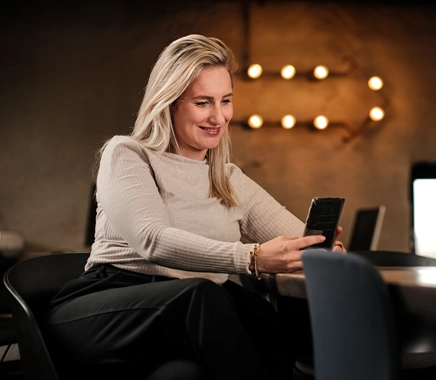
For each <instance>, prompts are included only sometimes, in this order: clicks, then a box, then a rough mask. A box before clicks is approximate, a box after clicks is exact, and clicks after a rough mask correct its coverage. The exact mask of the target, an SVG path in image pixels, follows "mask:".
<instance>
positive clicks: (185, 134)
mask: <svg viewBox="0 0 436 380" xmlns="http://www.w3.org/2000/svg"><path fill="white" fill-rule="evenodd" d="M232 96H233V92H232V82H231V79H230V74H229V72H228V71H227V69H226V68H225V67H207V68H205V69H203V70H202V71H201V72H200V74H199V75H198V77H197V78H196V79H195V80H194V81H193V82H192V83H191V84H190V86H189V87H188V88H187V89H186V90H185V92H184V93H183V94H182V95H181V96H180V98H179V99H178V100H177V101H176V102H175V103H174V104H173V105H172V106H171V116H172V121H173V126H174V132H175V135H176V138H177V142H178V144H179V148H180V154H181V155H182V156H185V157H188V158H191V159H194V160H204V158H205V157H206V153H207V150H208V149H211V148H215V147H216V146H217V145H218V143H219V141H220V139H221V137H222V136H223V134H224V132H225V130H226V128H227V126H228V125H229V122H230V120H231V118H232V117H233V104H232Z"/></svg>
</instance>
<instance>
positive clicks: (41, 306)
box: [3, 253, 89, 380]
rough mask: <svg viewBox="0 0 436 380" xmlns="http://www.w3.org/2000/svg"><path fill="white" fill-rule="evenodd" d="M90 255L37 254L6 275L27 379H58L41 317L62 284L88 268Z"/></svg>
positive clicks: (8, 271)
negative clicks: (41, 323) (45, 339)
mask: <svg viewBox="0 0 436 380" xmlns="http://www.w3.org/2000/svg"><path fill="white" fill-rule="evenodd" d="M88 257H89V254H88V253H58V254H50V255H47V256H40V257H35V258H31V259H28V260H25V261H22V262H19V263H18V264H15V265H14V266H13V267H11V268H9V269H8V270H7V271H6V273H5V274H4V277H3V282H4V285H5V287H6V289H7V291H8V295H9V304H10V307H11V313H12V318H13V320H14V323H15V330H16V334H17V341H18V347H19V350H20V358H21V364H22V368H23V373H24V376H25V378H26V380H58V375H57V371H56V369H55V367H54V365H53V362H52V360H51V357H50V354H49V351H48V349H47V346H46V344H45V341H44V337H43V335H42V333H41V329H40V325H39V318H41V316H42V315H43V313H44V311H45V308H46V307H47V305H48V303H49V302H50V300H51V299H52V297H53V296H54V295H55V294H56V293H57V292H58V291H59V290H60V289H61V288H62V286H63V285H65V284H66V283H67V282H68V281H69V280H72V279H74V278H77V277H78V276H79V275H80V274H81V273H82V272H83V271H84V266H85V263H86V260H87V259H88Z"/></svg>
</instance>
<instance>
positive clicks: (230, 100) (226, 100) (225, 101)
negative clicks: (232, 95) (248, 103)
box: [223, 99, 232, 104]
mask: <svg viewBox="0 0 436 380" xmlns="http://www.w3.org/2000/svg"><path fill="white" fill-rule="evenodd" d="M231 102H232V99H224V100H223V103H224V104H229V103H231Z"/></svg>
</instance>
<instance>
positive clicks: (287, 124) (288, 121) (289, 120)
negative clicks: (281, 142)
mask: <svg viewBox="0 0 436 380" xmlns="http://www.w3.org/2000/svg"><path fill="white" fill-rule="evenodd" d="M294 125H295V117H294V116H292V115H285V116H283V117H282V127H283V128H284V129H291V128H292V127H293V126H294Z"/></svg>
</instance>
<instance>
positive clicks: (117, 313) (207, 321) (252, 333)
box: [45, 265, 292, 380]
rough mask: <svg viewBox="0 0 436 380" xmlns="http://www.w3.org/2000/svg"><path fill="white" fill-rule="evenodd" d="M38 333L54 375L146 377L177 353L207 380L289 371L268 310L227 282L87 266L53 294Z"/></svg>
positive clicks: (274, 316) (261, 300)
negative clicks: (42, 335) (43, 339)
mask: <svg viewBox="0 0 436 380" xmlns="http://www.w3.org/2000/svg"><path fill="white" fill-rule="evenodd" d="M45 333H46V335H47V336H48V342H49V349H50V351H51V353H52V355H53V357H54V360H55V363H56V365H57V367H58V368H59V371H60V373H61V376H63V377H61V378H71V379H72V378H75V379H77V378H81V379H85V378H90V379H91V378H93V379H98V378H102V379H103V378H104V379H105V380H108V379H115V378H116V379H117V380H118V379H119V378H120V377H119V376H122V378H129V379H146V378H147V377H148V376H149V375H150V374H152V373H153V371H154V370H156V368H159V367H160V366H161V365H163V364H164V363H166V362H168V361H169V360H175V361H176V362H177V360H178V359H187V360H190V361H192V362H194V363H197V364H198V365H199V366H200V368H201V370H202V371H204V372H202V373H204V378H207V379H217V380H218V379H219V380H221V379H222V380H232V379H235V380H236V379H238V380H241V379H262V380H266V379H271V380H275V379H279V378H281V376H282V375H283V376H287V375H289V374H287V373H285V372H286V371H285V372H283V373H282V369H283V368H284V367H286V363H284V364H283V361H282V360H281V359H283V357H282V354H283V352H284V351H282V350H281V342H282V340H281V338H282V335H281V330H280V327H279V323H278V318H277V314H276V311H275V309H274V308H273V306H272V305H271V304H270V303H269V302H268V301H267V300H265V299H264V298H263V297H262V296H261V295H259V294H258V293H256V292H252V291H250V290H247V289H245V288H243V287H241V286H239V285H238V284H235V283H234V282H231V281H227V282H226V283H224V284H223V285H222V286H220V285H217V284H215V283H214V282H212V281H209V280H205V279H199V278H195V279H183V280H179V279H169V278H160V277H154V276H145V275H140V274H137V273H134V272H130V271H125V270H121V269H118V268H116V267H114V266H111V265H98V266H94V267H93V268H91V269H90V270H88V271H87V272H85V273H84V274H83V275H82V276H81V278H79V279H77V280H73V281H71V282H69V283H68V284H67V285H66V286H65V287H64V288H63V289H62V290H61V291H60V292H59V293H58V295H57V296H56V297H55V298H54V299H53V301H52V303H51V306H50V310H49V313H48V316H47V325H46V331H45ZM285 359H286V358H285ZM291 366H292V363H291V362H289V367H291ZM287 378H288V379H289V378H290V377H287Z"/></svg>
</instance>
